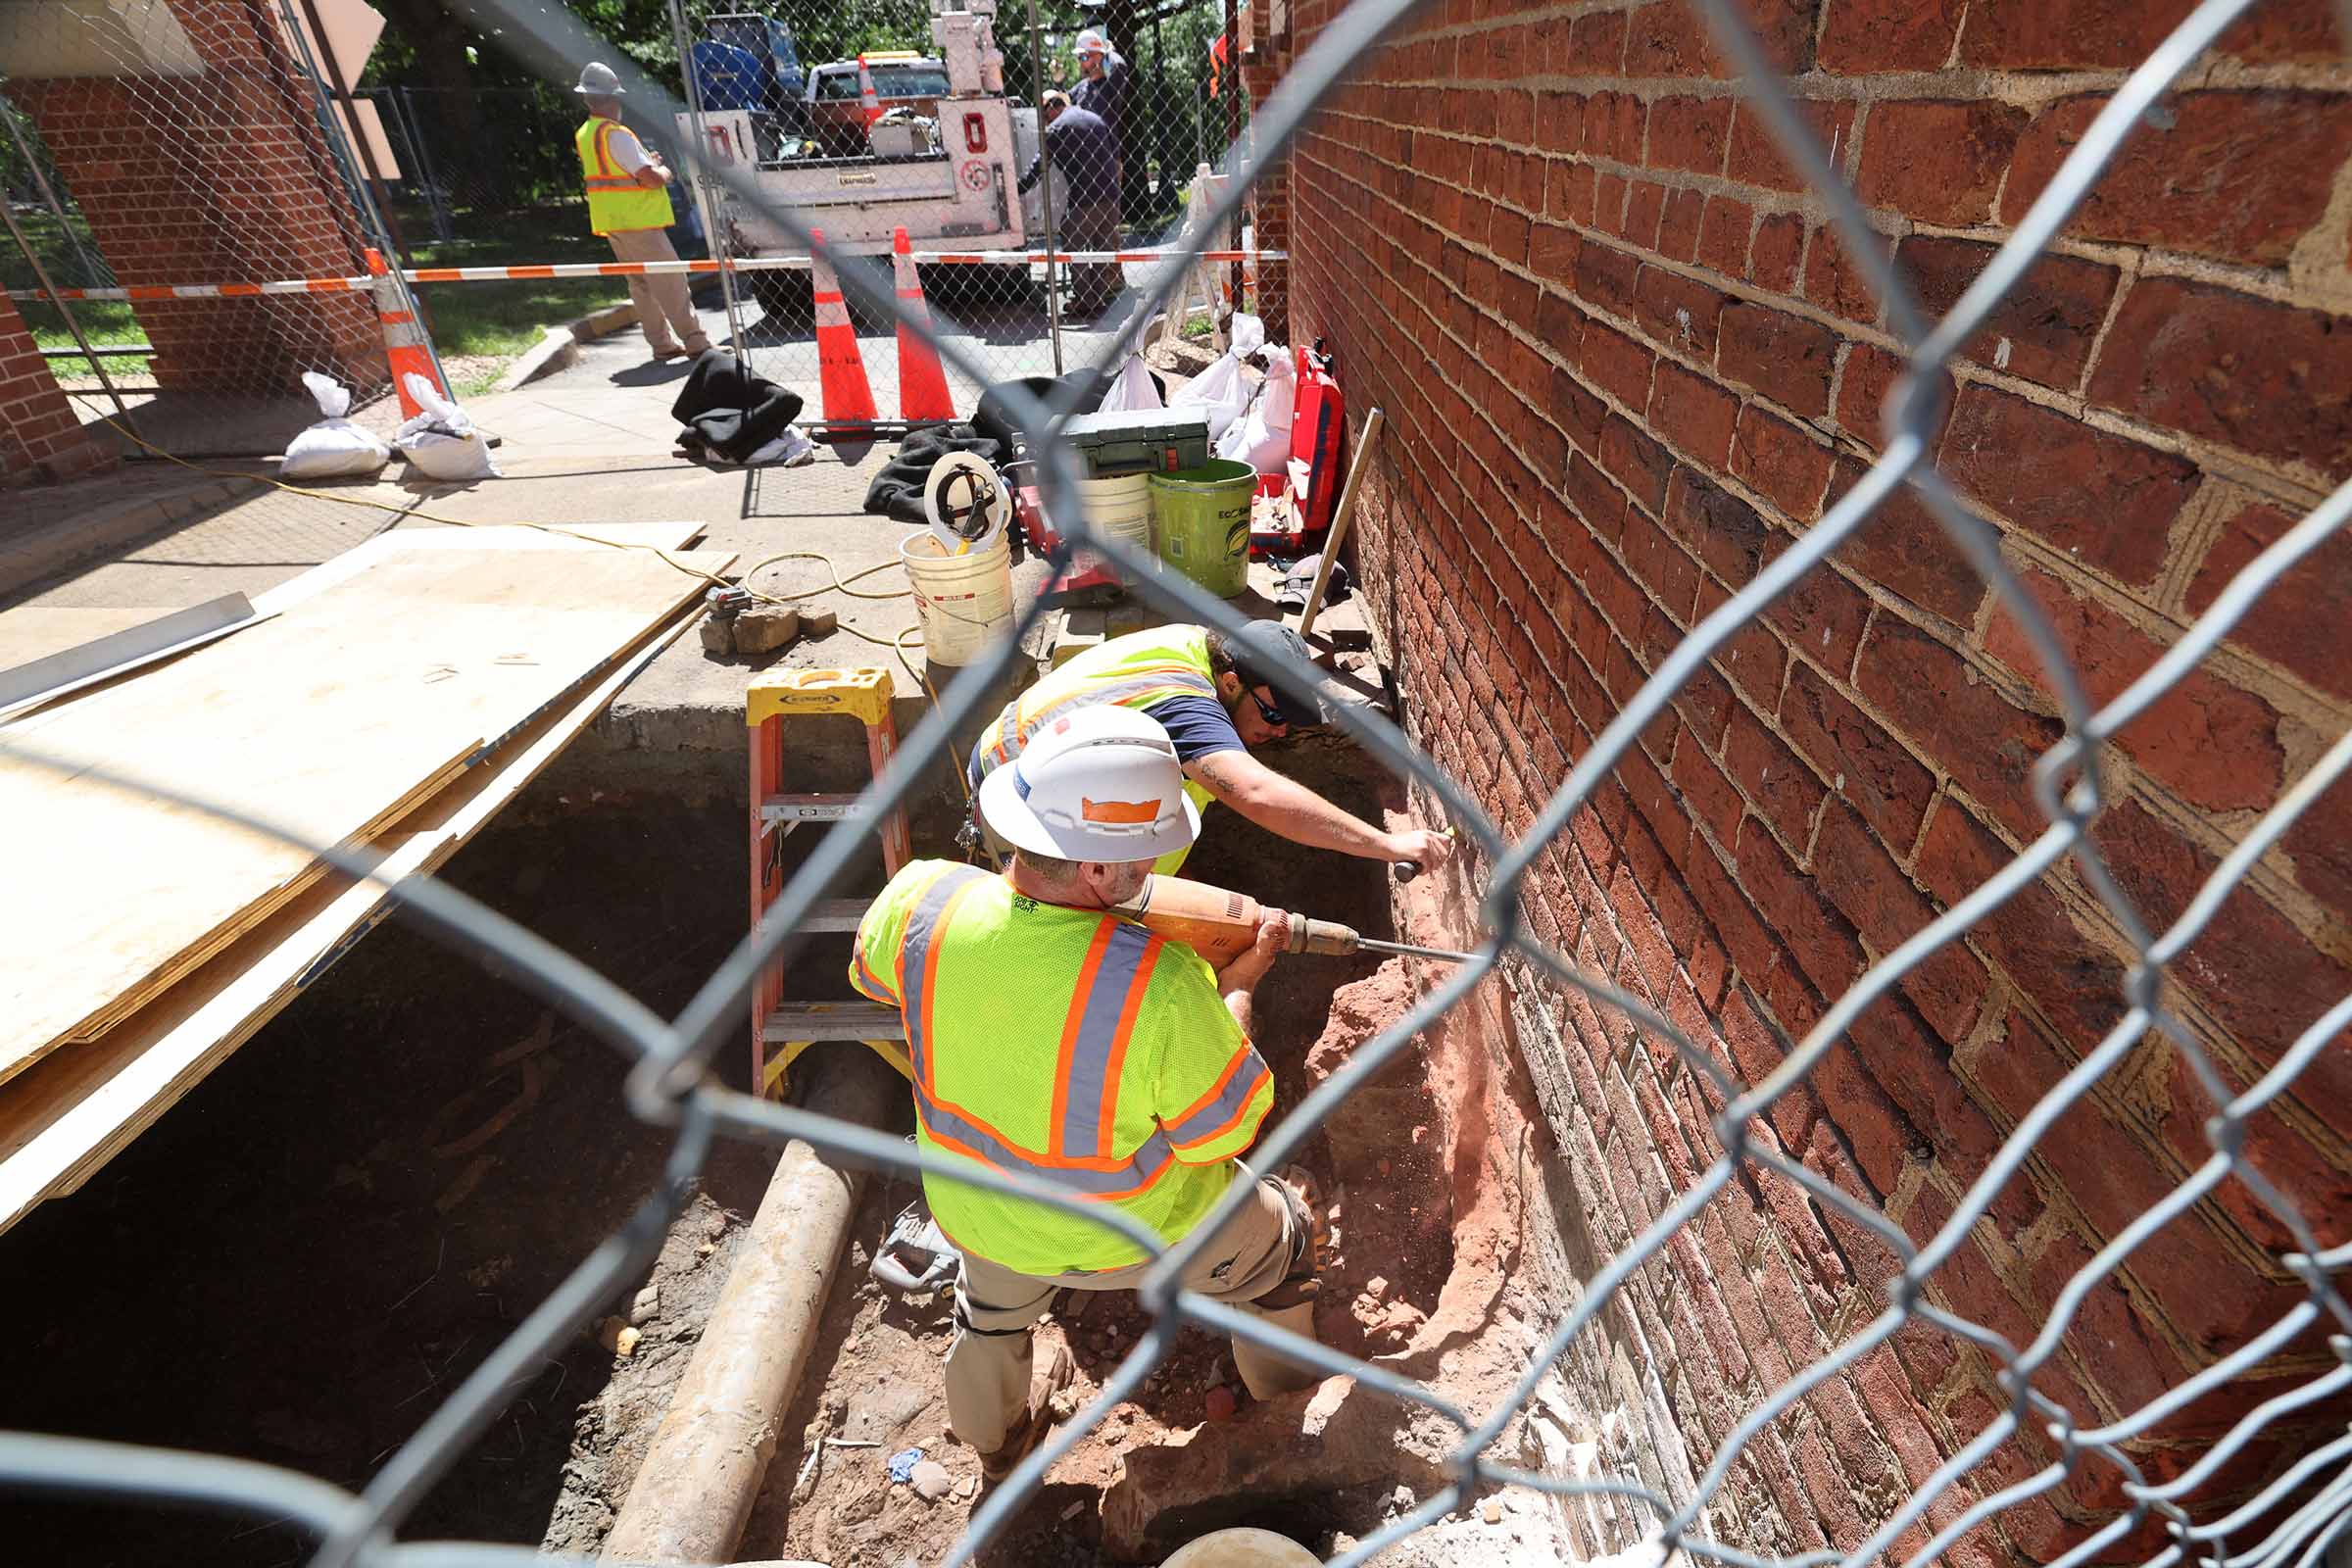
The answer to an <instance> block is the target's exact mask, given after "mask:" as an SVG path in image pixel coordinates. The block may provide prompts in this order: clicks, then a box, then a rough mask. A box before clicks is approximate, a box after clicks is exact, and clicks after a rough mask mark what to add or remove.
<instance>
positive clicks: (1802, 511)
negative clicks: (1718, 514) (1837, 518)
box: [1732, 403, 1830, 522]
mask: <svg viewBox="0 0 2352 1568" xmlns="http://www.w3.org/2000/svg"><path fill="white" fill-rule="evenodd" d="M1732 472H1733V473H1735V474H1737V475H1738V476H1739V477H1740V478H1742V479H1744V480H1746V481H1747V482H1748V483H1749V484H1751V485H1753V486H1755V488H1756V489H1758V490H1760V491H1762V492H1763V493H1764V494H1765V495H1766V496H1768V497H1770V498H1771V499H1772V501H1773V503H1774V504H1775V505H1777V506H1778V507H1779V508H1780V509H1781V510H1782V511H1783V512H1786V513H1787V514H1788V515H1789V516H1791V517H1793V518H1795V519H1796V520H1797V521H1799V522H1810V521H1812V520H1813V519H1814V518H1815V517H1818V516H1820V515H1821V494H1822V490H1823V488H1824V487H1825V486H1826V485H1828V483H1829V482H1830V452H1829V448H1827V447H1825V446H1823V445H1821V444H1820V443H1819V442H1817V441H1815V440H1813V439H1812V438H1811V437H1810V436H1808V435H1806V434H1805V433H1804V432H1803V431H1801V430H1799V429H1798V428H1797V427H1796V426H1795V425H1793V424H1790V423H1789V421H1788V420H1786V419H1782V418H1777V417H1774V416H1772V415H1770V414H1767V413H1765V412H1764V411H1763V410H1761V409H1759V408H1757V407H1756V406H1755V405H1754V404H1752V403H1751V404H1749V405H1748V406H1747V407H1746V408H1744V409H1742V410H1740V423H1739V425H1738V427H1737V428H1736V429H1735V430H1734V432H1733V436H1732Z"/></svg>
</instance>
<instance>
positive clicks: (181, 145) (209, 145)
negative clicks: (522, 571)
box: [0, 0, 390, 456]
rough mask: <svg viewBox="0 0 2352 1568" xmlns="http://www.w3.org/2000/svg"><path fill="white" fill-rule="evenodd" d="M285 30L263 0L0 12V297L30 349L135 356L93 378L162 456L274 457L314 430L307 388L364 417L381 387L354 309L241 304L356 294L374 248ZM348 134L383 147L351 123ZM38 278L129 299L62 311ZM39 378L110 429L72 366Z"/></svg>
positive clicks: (374, 329) (359, 306) (375, 347)
mask: <svg viewBox="0 0 2352 1568" xmlns="http://www.w3.org/2000/svg"><path fill="white" fill-rule="evenodd" d="M295 15H296V13H295V12H294V11H292V10H290V9H288V8H286V7H283V6H281V5H279V4H275V3H262V0H255V3H252V4H246V3H239V0H207V3H203V4H190V5H183V6H176V7H175V6H166V5H151V6H137V7H109V6H70V5H12V6H9V7H7V8H6V9H5V10H4V11H0V60H5V61H6V62H7V66H6V70H5V72H4V73H0V112H4V113H0V118H4V119H5V121H6V126H5V131H6V134H5V136H4V137H0V171H5V176H6V180H7V184H8V186H9V196H10V201H11V216H12V218H13V219H14V227H15V229H16V231H17V237H16V239H15V241H14V242H12V243H10V244H9V245H7V246H6V247H5V248H4V249H0V280H5V283H6V285H7V287H8V288H9V290H10V291H11V293H12V295H13V296H14V297H15V299H16V302H17V305H18V308H19V310H20V311H22V312H23V313H24V315H25V319H26V321H27V323H28V324H29V325H30V326H31V327H32V328H33V329H34V331H35V333H36V334H37V335H38V336H39V338H40V340H41V342H42V343H43V344H44V346H47V347H56V348H60V349H64V348H78V345H76V344H74V343H73V326H75V325H78V326H79V327H80V328H81V329H82V331H83V332H84V333H85V334H86V335H87V336H88V337H89V339H90V340H91V342H92V344H93V345H106V346H110V347H115V348H137V349H138V350H139V351H140V352H138V353H135V354H122V355H107V356H104V369H105V372H106V375H107V377H109V378H111V379H113V380H115V381H117V382H118V383H119V384H120V390H121V391H122V392H123V399H124V401H125V403H126V404H127V405H128V407H129V422H130V425H131V427H132V428H133V429H135V430H136V432H137V433H138V435H139V436H140V437H141V438H143V439H145V440H147V441H150V442H152V443H154V444H155V445H156V446H158V447H160V448H163V449H164V450H167V451H170V452H172V453H174V454H177V455H181V456H198V455H221V454H228V453H248V452H275V451H277V450H278V449H279V447H280V446H282V445H283V443H284V440H285V438H286V437H288V436H291V435H292V434H293V433H294V432H296V431H298V430H300V429H301V428H302V427H303V426H304V425H305V424H308V423H309V422H311V421H312V420H314V419H316V418H317V417H319V416H318V412H317V405H316V403H315V402H314V401H313V399H312V397H311V395H310V393H309V392H308V391H307V390H305V388H304V387H303V384H302V381H301V375H302V372H303V371H305V370H317V371H321V372H323V373H325V374H328V375H331V376H333V377H334V378H335V379H337V380H339V381H341V382H343V383H344V384H345V385H346V386H348V387H350V388H351V389H352V390H353V393H354V400H355V402H356V403H358V404H360V405H363V406H365V405H367V404H368V403H369V402H371V401H373V400H376V399H378V398H380V397H381V396H382V395H383V394H384V393H386V392H388V391H389V389H390V380H389V375H388V372H387V369H386V365H385V359H384V346H383V336H382V328H381V326H380V325H379V323H378V321H377V319H376V313H375V310H374V307H373V305H372V304H371V302H370V298H369V296H368V294H367V293H365V292H350V291H345V292H333V293H310V292H304V291H301V290H299V289H296V290H289V291H285V292H274V293H257V292H253V289H254V286H255V285H259V284H266V283H279V282H282V281H285V280H289V279H305V278H349V277H355V276H360V275H364V274H366V273H367V271H368V266H367V261H366V256H367V251H368V248H369V247H371V246H382V244H383V242H382V241H381V240H380V239H377V238H373V237H370V236H372V235H376V234H378V233H380V231H381V225H380V222H379V221H378V220H377V219H376V218H375V217H374V216H373V214H372V213H371V211H370V209H369V206H368V193H367V191H366V190H365V188H364V179H365V176H364V172H363V171H362V170H360V169H359V168H357V167H356V166H355V165H354V163H353V162H352V159H353V157H354V156H355V154H354V153H353V151H352V147H353V143H352V140H351V137H352V134H353V127H349V126H345V125H343V124H342V123H340V122H339V121H334V122H330V121H329V120H328V118H327V115H328V106H327V104H326V101H325V99H324V98H323V97H322V95H321V87H320V81H319V70H322V69H323V68H316V69H315V68H314V65H313V60H314V49H313V44H312V43H311V42H310V41H309V40H308V39H307V38H306V37H304V36H302V35H300V34H298V32H297V25H296V24H295V23H294V22H293V21H292V20H291V19H292V18H293V17H294V16H295ZM357 128H358V131H359V132H360V133H361V134H363V135H364V136H365V137H366V138H368V139H369V140H371V141H373V142H374V143H375V144H376V145H378V146H380V145H381V142H382V138H381V135H380V133H379V132H376V131H374V129H373V128H372V124H371V122H370V117H369V115H368V113H363V115H362V117H361V123H360V125H359V126H358V127H357ZM44 272H45V273H46V276H47V280H48V284H49V285H54V286H55V287H56V288H57V289H58V290H61V291H70V290H76V289H97V290H113V291H122V290H128V291H130V294H131V297H130V298H128V299H123V298H119V297H117V298H99V299H73V298H71V297H70V296H69V297H68V299H67V300H66V302H65V303H64V304H63V305H62V306H61V305H59V304H58V303H56V302H55V301H53V300H52V299H51V298H50V297H49V293H48V287H47V286H45V285H44V284H43V283H42V281H41V274H42V273H44ZM191 285H193V287H191ZM69 315H70V316H71V320H69V319H68V317H69ZM54 363H55V365H56V368H57V371H58V374H59V376H60V379H61V382H62V384H63V385H64V386H65V387H66V388H67V389H68V390H69V391H70V392H72V393H73V397H74V400H75V402H76V403H77V404H79V405H82V406H83V407H84V410H85V417H114V416H117V407H116V404H115V400H114V399H113V398H112V397H111V396H109V395H107V393H106V390H105V388H104V386H103V384H102V381H101V375H100V370H99V368H94V367H93V366H92V365H91V364H90V363H89V362H88V360H87V359H86V358H84V357H80V356H78V355H76V357H73V358H67V357H65V356H63V355H60V356H58V357H57V358H56V359H55V361H54ZM378 422H380V420H379V421H378Z"/></svg>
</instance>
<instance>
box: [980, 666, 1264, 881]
mask: <svg viewBox="0 0 2352 1568" xmlns="http://www.w3.org/2000/svg"><path fill="white" fill-rule="evenodd" d="M1170 697H1205V698H1207V699H1208V700H1209V701H1210V702H1212V703H1213V702H1216V701H1217V700H1218V699H1217V679H1216V676H1215V675H1213V674H1211V673H1210V670H1209V662H1208V633H1207V631H1206V630H1205V629H1203V628H1201V627H1200V626H1154V627H1152V628H1151V629H1150V630H1148V631H1138V632H1130V633H1128V634H1127V635H1126V636H1124V637H1113V638H1111V639H1109V640H1108V641H1107V642H1104V643H1103V644H1102V645H1101V646H1099V647H1095V648H1090V649H1088V650H1087V651H1086V652H1085V653H1083V654H1080V655H1079V656H1078V657H1077V658H1075V659H1073V660H1071V661H1070V662H1068V663H1066V664H1063V665H1061V666H1060V667H1059V668H1057V669H1055V670H1054V672H1053V673H1052V674H1050V675H1048V676H1046V678H1045V679H1043V680H1041V681H1039V682H1038V683H1037V684H1036V685H1034V686H1032V687H1030V688H1029V689H1028V690H1027V691H1025V692H1023V693H1022V694H1021V695H1020V696H1019V697H1016V698H1014V699H1013V700H1012V701H1011V702H1009V703H1006V704H1005V711H1004V712H1002V713H999V714H998V715H997V721H996V722H995V723H993V724H991V725H990V726H989V727H988V728H987V729H985V730H982V731H981V732H980V739H979V742H978V744H976V745H975V746H974V747H973V748H972V760H971V764H970V766H969V767H967V768H966V769H965V772H966V774H967V776H968V777H969V778H970V780H971V783H972V787H973V788H974V789H977V788H979V784H980V780H982V779H984V778H986V777H987V776H988V775H989V774H990V773H992V772H994V771H996V769H997V768H998V767H1000V766H1002V765H1003V764H1004V763H1005V762H1009V761H1011V760H1013V759H1014V758H1016V757H1018V756H1020V755H1021V749H1022V748H1023V747H1025V746H1027V745H1028V744H1029V737H1031V736H1032V735H1035V734H1036V733H1037V732H1038V730H1039V729H1041V728H1043V727H1044V726H1045V725H1046V724H1047V723H1048V722H1050V721H1052V720H1054V719H1055V718H1059V717H1060V716H1061V715H1062V714H1064V713H1066V712H1068V711H1071V710H1072V709H1077V708H1093V707H1096V706H1098V705H1102V704H1109V705H1111V706H1113V707H1118V708H1134V709H1140V710H1142V711H1146V712H1149V711H1151V709H1152V704H1154V703H1158V702H1162V701H1164V700H1166V699H1167V698H1170ZM1184 793H1185V794H1187V795H1189V796H1191V797H1192V801H1193V804H1194V805H1195V806H1197V807H1199V808H1200V809H1201V810H1203V811H1205V810H1207V809H1208V808H1209V807H1210V805H1211V804H1213V803H1214V802H1215V800H1216V797H1215V796H1213V795H1211V794H1209V792H1208V791H1207V789H1205V788H1204V787H1202V786H1201V785H1200V784H1197V783H1195V782H1194V781H1193V780H1191V779H1189V778H1188V779H1186V780H1185V781H1184ZM1190 854H1192V847H1191V846H1190V845H1187V846H1186V847H1185V848H1183V849H1181V850H1171V851H1170V852H1168V853H1167V854H1166V855H1163V856H1161V857H1160V858H1159V859H1158V860H1156V861H1155V862H1153V865H1152V869H1154V870H1156V871H1162V872H1169V873H1173V872H1174V871H1175V870H1176V868H1177V867H1178V866H1181V865H1182V864H1184V860H1185V857H1186V856H1188V855H1190Z"/></svg>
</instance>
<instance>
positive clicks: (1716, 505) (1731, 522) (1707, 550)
mask: <svg viewBox="0 0 2352 1568" xmlns="http://www.w3.org/2000/svg"><path fill="white" fill-rule="evenodd" d="M1665 520H1666V525H1667V527H1668V528H1669V529H1670V530H1671V531H1673V532H1674V533H1675V535H1676V536H1677V537H1679V538H1680V539H1681V540H1682V541H1683V542H1684V544H1686V545H1688V546H1689V547H1690V549H1691V553H1692V554H1693V555H1695V556H1697V557H1698V559H1699V560H1701V561H1703V562H1705V563H1706V564H1707V565H1708V566H1709V567H1710V568H1711V569H1712V570H1713V571H1714V572H1715V574H1716V575H1717V576H1719V577H1721V578H1722V579H1723V580H1724V581H1725V582H1728V583H1730V584H1731V585H1732V586H1733V587H1735V588H1742V587H1745V586H1746V585H1747V581H1748V579H1749V578H1751V577H1753V576H1754V575H1755V574H1756V571H1757V569H1758V568H1759V567H1760V566H1762V564H1763V563H1764V561H1765V559H1766V555H1765V552H1766V550H1767V549H1768V548H1769V545H1770V540H1771V529H1770V528H1769V527H1767V526H1766V524H1765V522H1764V519H1763V518H1761V517H1759V516H1757V515H1756V512H1755V509H1754V508H1752V507H1750V506H1749V505H1748V504H1747V503H1746V502H1744V501H1742V500H1740V498H1739V497H1738V496H1735V495H1733V494H1732V493H1731V492H1730V491H1728V490H1726V489H1724V488H1723V487H1722V486H1721V485H1718V484H1716V483H1715V482H1714V481H1713V480H1712V479H1709V478H1708V477H1707V476H1706V475H1705V474H1703V473H1699V472H1697V471H1695V470H1693V469H1691V468H1687V467H1686V468H1679V469H1677V470H1676V471H1675V475H1674V482H1673V484H1672V485H1671V486H1670V487H1669V488H1668V491H1667V497H1666V518H1665Z"/></svg>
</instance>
